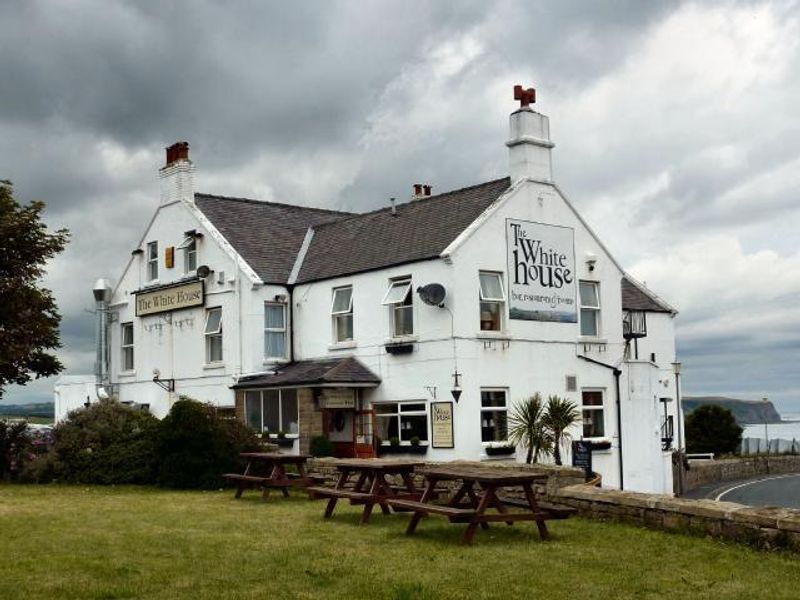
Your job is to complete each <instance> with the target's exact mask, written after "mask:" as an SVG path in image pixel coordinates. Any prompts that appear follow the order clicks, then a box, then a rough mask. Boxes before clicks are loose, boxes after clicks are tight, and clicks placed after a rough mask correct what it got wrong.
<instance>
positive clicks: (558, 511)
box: [500, 498, 578, 519]
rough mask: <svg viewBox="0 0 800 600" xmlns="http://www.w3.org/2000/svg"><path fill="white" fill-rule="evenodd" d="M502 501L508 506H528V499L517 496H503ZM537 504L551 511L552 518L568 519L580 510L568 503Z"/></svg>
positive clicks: (545, 510)
mask: <svg viewBox="0 0 800 600" xmlns="http://www.w3.org/2000/svg"><path fill="white" fill-rule="evenodd" d="M500 501H501V502H502V503H503V504H505V505H507V506H516V507H519V508H528V507H529V505H528V502H527V501H526V500H518V499H516V498H501V499H500ZM536 506H537V507H538V508H539V509H540V510H541V511H543V512H546V513H549V514H550V515H551V516H550V518H551V519H568V518H569V517H571V516H572V515H574V514H576V513H577V512H578V510H577V509H575V508H572V507H571V506H567V505H566V504H553V503H551V502H542V501H538V502H537V503H536Z"/></svg>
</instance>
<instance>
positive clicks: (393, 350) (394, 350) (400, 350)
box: [384, 342, 414, 354]
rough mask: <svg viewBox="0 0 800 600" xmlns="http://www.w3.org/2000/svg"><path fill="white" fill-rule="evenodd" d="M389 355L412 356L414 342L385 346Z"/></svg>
mask: <svg viewBox="0 0 800 600" xmlns="http://www.w3.org/2000/svg"><path fill="white" fill-rule="evenodd" d="M384 348H386V352H388V353H389V354H411V353H412V352H413V351H414V343H413V342H390V343H388V344H386V345H385V346H384Z"/></svg>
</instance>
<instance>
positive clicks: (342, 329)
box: [331, 286, 353, 342]
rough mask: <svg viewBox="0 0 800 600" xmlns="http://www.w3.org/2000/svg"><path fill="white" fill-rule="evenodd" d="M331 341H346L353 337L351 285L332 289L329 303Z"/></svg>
mask: <svg viewBox="0 0 800 600" xmlns="http://www.w3.org/2000/svg"><path fill="white" fill-rule="evenodd" d="M331 318H332V319H333V341H334V342H348V341H350V340H352V339H353V286H347V287H340V288H336V289H334V290H333V304H332V305H331Z"/></svg>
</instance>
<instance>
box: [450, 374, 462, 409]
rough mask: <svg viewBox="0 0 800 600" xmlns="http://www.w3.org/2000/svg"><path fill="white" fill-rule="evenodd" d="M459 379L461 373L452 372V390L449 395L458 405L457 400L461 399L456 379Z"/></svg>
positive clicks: (458, 383) (459, 386) (459, 385)
mask: <svg viewBox="0 0 800 600" xmlns="http://www.w3.org/2000/svg"><path fill="white" fill-rule="evenodd" d="M459 377H461V373H459V372H458V371H453V389H452V390H450V394H451V395H452V396H453V400H455V401H456V404H458V400H459V398H461V384H460V382H459V380H458V378H459Z"/></svg>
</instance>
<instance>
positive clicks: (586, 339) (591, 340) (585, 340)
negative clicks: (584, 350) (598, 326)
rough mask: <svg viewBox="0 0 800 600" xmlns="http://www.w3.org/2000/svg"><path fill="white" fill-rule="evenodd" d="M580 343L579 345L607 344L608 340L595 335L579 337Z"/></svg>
mask: <svg viewBox="0 0 800 600" xmlns="http://www.w3.org/2000/svg"><path fill="white" fill-rule="evenodd" d="M578 343H579V344H607V343H608V340H607V339H606V338H601V337H597V336H593V335H581V336H578Z"/></svg>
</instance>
